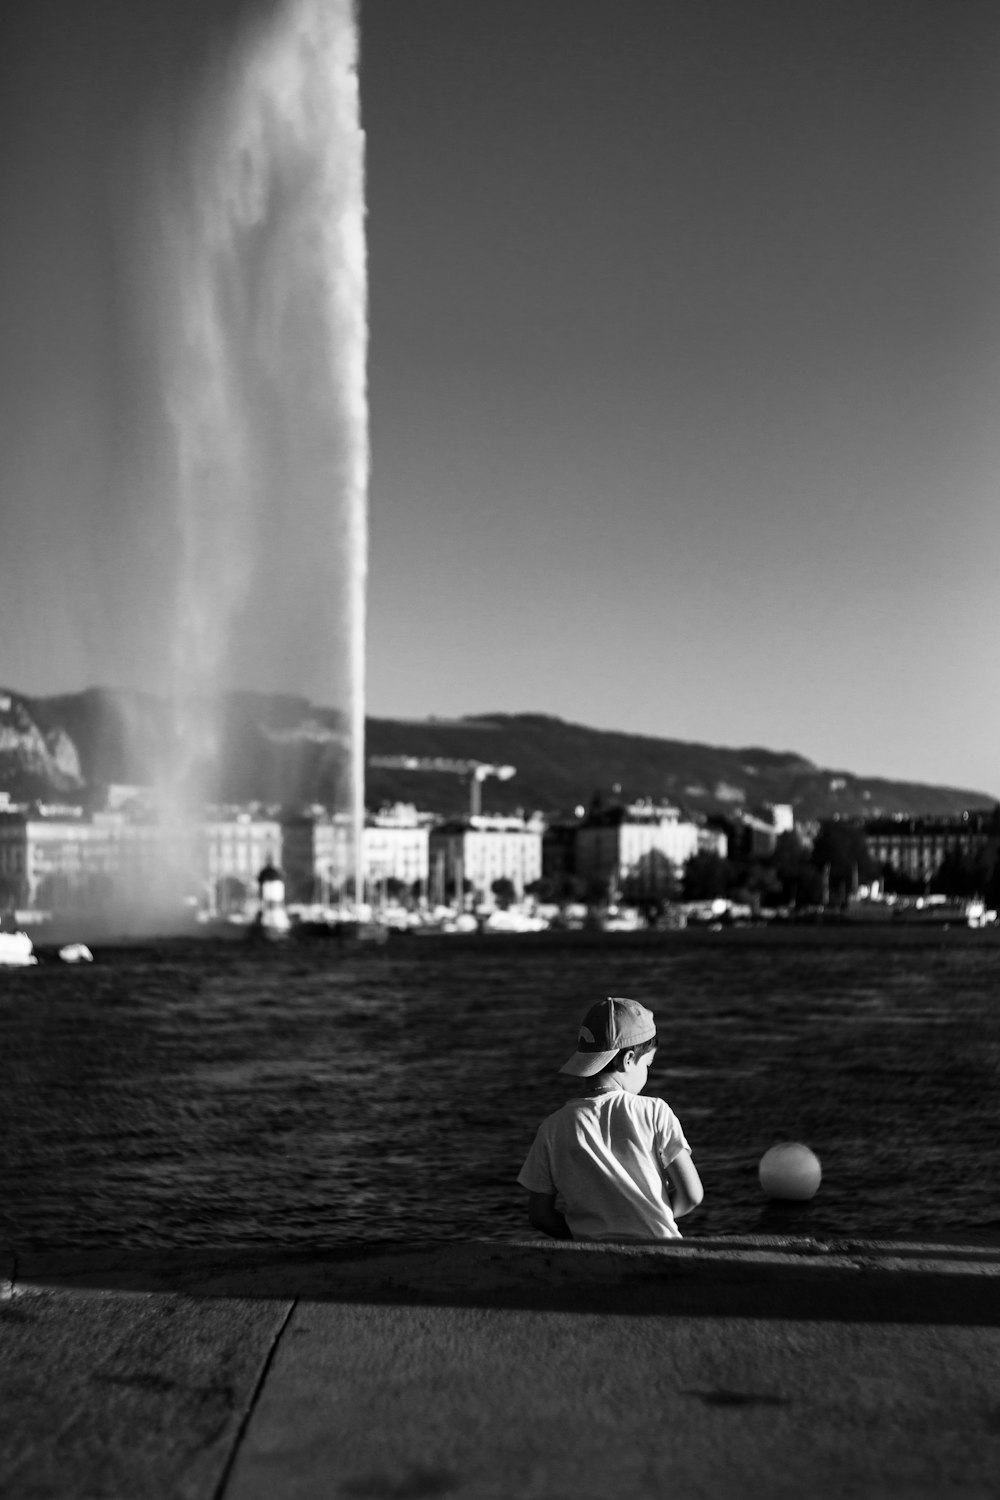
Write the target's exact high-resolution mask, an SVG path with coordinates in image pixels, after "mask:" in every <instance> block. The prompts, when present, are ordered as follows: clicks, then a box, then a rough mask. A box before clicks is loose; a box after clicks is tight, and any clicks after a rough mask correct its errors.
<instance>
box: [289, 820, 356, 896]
mask: <svg viewBox="0 0 1000 1500" xmlns="http://www.w3.org/2000/svg"><path fill="white" fill-rule="evenodd" d="M281 831H282V850H283V854H282V866H283V868H284V872H285V890H286V895H287V899H288V900H289V901H290V902H292V903H297V904H306V905H315V904H318V905H322V906H330V905H332V904H333V903H334V902H337V901H339V900H340V899H341V897H342V896H343V897H351V898H353V894H354V868H353V866H354V861H353V857H352V852H351V851H352V847H353V841H354V830H353V824H352V820H351V816H350V814H349V813H331V812H328V811H327V809H326V808H323V807H311V808H308V809H306V810H305V811H303V812H301V813H298V814H295V815H293V816H286V817H285V819H284V822H283V824H282V830H281Z"/></svg>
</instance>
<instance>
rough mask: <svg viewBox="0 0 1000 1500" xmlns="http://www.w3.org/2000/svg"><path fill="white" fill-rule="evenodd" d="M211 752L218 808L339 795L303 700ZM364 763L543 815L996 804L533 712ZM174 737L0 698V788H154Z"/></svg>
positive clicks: (923, 810)
mask: <svg viewBox="0 0 1000 1500" xmlns="http://www.w3.org/2000/svg"><path fill="white" fill-rule="evenodd" d="M221 709H222V711H221V713H220V747H221V750H220V756H219V761H218V766H217V771H216V774H215V777H214V783H213V785H212V786H211V788H210V793H211V795H212V796H213V797H215V798H217V799H218V800H225V801H233V802H236V801H250V800H258V801H264V802H275V801H284V802H287V803H303V802H325V803H330V802H333V801H335V800H336V799H337V798H338V795H339V792H340V788H341V787H342V785H343V782H344V776H345V770H346V764H347V749H346V745H347V741H346V736H345V732H344V723H343V719H342V716H340V715H338V713H337V712H336V711H334V710H331V709H323V708H317V707H315V706H314V705H312V704H310V703H308V702H307V701H306V700H305V699H303V698H297V697H292V696H285V695H269V694H257V693H233V694H229V695H227V696H226V697H225V699H224V700H223V702H222V705H221ZM366 733H367V745H366V751H367V755H368V757H369V758H371V757H375V758H379V757H403V756H406V757H415V758H419V759H420V760H425V761H426V760H434V759H438V758H442V759H447V760H459V761H461V760H466V761H469V760H472V761H480V762H486V763H489V764H494V765H509V766H514V767H515V768H516V775H515V776H514V777H513V778H512V779H510V780H508V781H499V780H496V779H493V778H491V779H489V780H487V781H486V782H485V784H484V788H483V808H484V810H486V811H496V812H512V811H514V810H515V809H518V808H522V809H524V810H525V811H532V810H536V809H537V810H539V811H541V812H544V813H545V814H547V815H549V816H553V817H558V816H560V815H567V814H570V813H571V812H572V811H573V809H574V807H576V806H578V805H580V804H583V805H588V804H589V803H590V801H591V799H592V798H593V797H594V796H595V795H599V796H601V797H603V798H604V799H605V800H606V801H610V800H618V799H619V798H621V799H625V800H633V799H637V798H640V797H650V798H653V799H654V800H661V799H662V800H665V801H669V802H672V803H675V804H678V805H680V806H682V807H684V808H687V809H690V810H692V811H700V812H703V813H709V814H718V813H727V812H729V813H731V812H733V811H734V810H735V809H737V808H740V807H747V808H750V807H754V806H757V805H758V804H760V803H763V802H788V803H791V804H792V806H793V807H794V808H795V812H796V816H797V818H798V819H799V820H800V821H808V820H816V819H819V818H823V817H829V816H832V815H833V814H837V813H839V814H840V815H841V816H859V815H860V816H868V817H873V816H875V815H877V814H891V813H902V814H907V815H914V816H917V815H920V814H949V813H957V812H962V811H964V810H965V809H967V808H969V809H972V808H989V807H991V806H993V804H994V801H995V799H994V798H992V797H989V796H987V795H986V794H985V793H983V792H977V791H972V790H967V789H963V788H956V787H946V786H924V785H920V784H917V783H913V782H903V781H894V780H892V779H890V778H887V777H878V778H873V777H862V776H857V775H855V774H854V773H852V772H850V771H845V770H841V769H836V770H832V769H829V768H825V767H820V766H816V765H814V764H813V763H812V762H811V761H809V760H807V759H806V758H805V757H804V756H802V755H798V754H796V753H795V752H794V751H776V750H769V749H765V748H763V747H760V746H749V747H744V748H729V747H722V746H717V745H701V744H696V743H691V742H689V741H685V740H670V739H657V738H653V737H652V736H646V735H633V734H623V733H618V732H615V731H611V730H600V729H591V728H588V727H587V726H585V725H582V724H570V723H566V722H565V721H564V720H562V719H557V718H554V717H551V716H549V715H545V714H500V713H498V714H489V715H477V716H474V717H469V718H463V719H448V720H443V719H427V720H404V719H369V720H368V721H367V730H366ZM170 738H171V728H170V714H169V710H168V706H167V704H166V702H165V701H164V700H163V699H162V698H158V697H156V696H155V695H153V694H148V693H137V692H124V691H117V690H110V689H100V688H93V689H88V690H87V691H86V692H81V693H73V694H64V695H61V696H59V697H51V698H28V697H25V696H23V695H21V694H18V693H15V692H13V691H12V690H7V691H6V692H5V693H4V692H2V691H0V791H8V792H10V793H11V795H12V796H13V797H15V798H17V797H22V798H23V797H41V798H45V797H48V798H51V799H53V800H67V799H73V798H76V799H86V798H87V796H88V794H89V793H90V792H91V791H92V790H94V789H96V788H99V787H100V786H102V785H104V784H107V783H109V782H126V783H135V784H143V783H147V782H150V781H153V780H154V779H155V776H156V768H157V765H158V764H160V763H162V761H163V760H164V759H165V752H166V751H167V750H168V749H169V742H170ZM366 801H367V802H368V805H369V806H370V807H377V806H378V805H379V804H380V803H383V802H396V801H404V802H415V803H416V804H417V805H418V806H419V807H422V808H427V809H429V810H431V811H434V812H437V813H441V814H450V813H457V812H462V811H465V810H467V808H468V805H469V791H468V782H467V779H466V778H464V777H463V776H461V775H458V774H456V773H455V772H446V771H428V770H418V769H405V768H400V767H395V766H394V767H385V766H379V765H369V767H368V771H367V785H366Z"/></svg>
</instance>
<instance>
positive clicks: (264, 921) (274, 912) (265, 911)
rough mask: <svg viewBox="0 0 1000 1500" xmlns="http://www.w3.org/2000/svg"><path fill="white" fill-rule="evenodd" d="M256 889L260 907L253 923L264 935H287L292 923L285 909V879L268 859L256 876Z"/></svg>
mask: <svg viewBox="0 0 1000 1500" xmlns="http://www.w3.org/2000/svg"><path fill="white" fill-rule="evenodd" d="M257 889H258V891H259V892H260V908H259V910H258V912H257V920H256V923H255V925H256V926H257V927H258V928H259V930H260V932H261V934H262V935H263V936H264V937H267V938H282V937H287V936H288V932H289V930H290V928H291V925H292V924H291V922H290V920H289V917H288V912H287V910H286V909H285V880H284V876H283V875H282V873H281V871H280V870H279V869H278V868H277V866H276V865H275V864H274V863H273V861H272V860H270V859H268V861H267V864H266V865H265V866H264V868H263V869H262V870H261V871H260V873H259V874H258V876H257Z"/></svg>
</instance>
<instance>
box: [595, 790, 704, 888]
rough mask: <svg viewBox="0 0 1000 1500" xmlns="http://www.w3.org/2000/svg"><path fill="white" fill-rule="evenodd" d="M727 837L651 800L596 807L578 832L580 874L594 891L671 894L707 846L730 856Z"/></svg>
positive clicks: (676, 810) (666, 805) (674, 808)
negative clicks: (682, 875) (625, 804)
mask: <svg viewBox="0 0 1000 1500" xmlns="http://www.w3.org/2000/svg"><path fill="white" fill-rule="evenodd" d="M727 847H728V841H727V839H726V835H725V834H724V833H722V832H721V831H719V830H717V829H712V828H708V827H706V826H705V825H703V824H700V823H695V822H693V821H690V820H689V819H686V818H684V817H683V816H682V815H681V813H680V811H679V809H678V808H676V807H672V806H670V805H669V804H664V803H659V804H657V803H653V802H652V801H651V800H650V801H645V802H634V803H631V804H629V805H627V806H614V807H608V808H597V809H593V810H592V811H591V812H590V813H589V814H588V816H587V817H586V818H585V819H584V820H583V822H582V823H581V824H580V825H579V827H578V828H577V832H576V847H575V863H576V873H577V875H578V876H580V877H581V878H582V879H583V880H585V881H586V882H587V885H588V886H589V887H590V889H591V890H592V891H596V890H604V891H607V892H608V894H617V895H621V896H623V897H625V898H626V899H627V900H642V899H644V898H656V897H660V896H664V895H667V894H669V893H670V892H671V890H672V888H673V886H674V883H675V881H676V880H677V879H678V878H679V876H680V874H681V871H682V870H683V868H684V865H685V864H686V863H687V861H688V860H689V859H690V858H691V857H692V855H695V854H698V853H700V852H702V851H704V850H710V851H711V852H712V853H716V854H719V855H721V856H722V857H723V858H725V855H726V852H727Z"/></svg>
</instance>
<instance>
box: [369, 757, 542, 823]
mask: <svg viewBox="0 0 1000 1500" xmlns="http://www.w3.org/2000/svg"><path fill="white" fill-rule="evenodd" d="M368 764H369V765H370V766H381V767H382V768H383V769H385V770H390V771H438V772H443V773H444V774H445V775H452V776H468V778H469V814H470V816H471V817H473V818H478V817H479V816H480V814H481V813H482V808H483V782H484V781H485V780H486V778H487V777H488V776H495V777H496V779H497V780H498V781H509V780H510V778H511V777H512V776H516V775H517V767H516V766H494V765H490V764H489V763H488V762H487V761H484V760H452V759H450V758H449V757H448V756H446V755H370V756H369V757H368Z"/></svg>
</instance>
